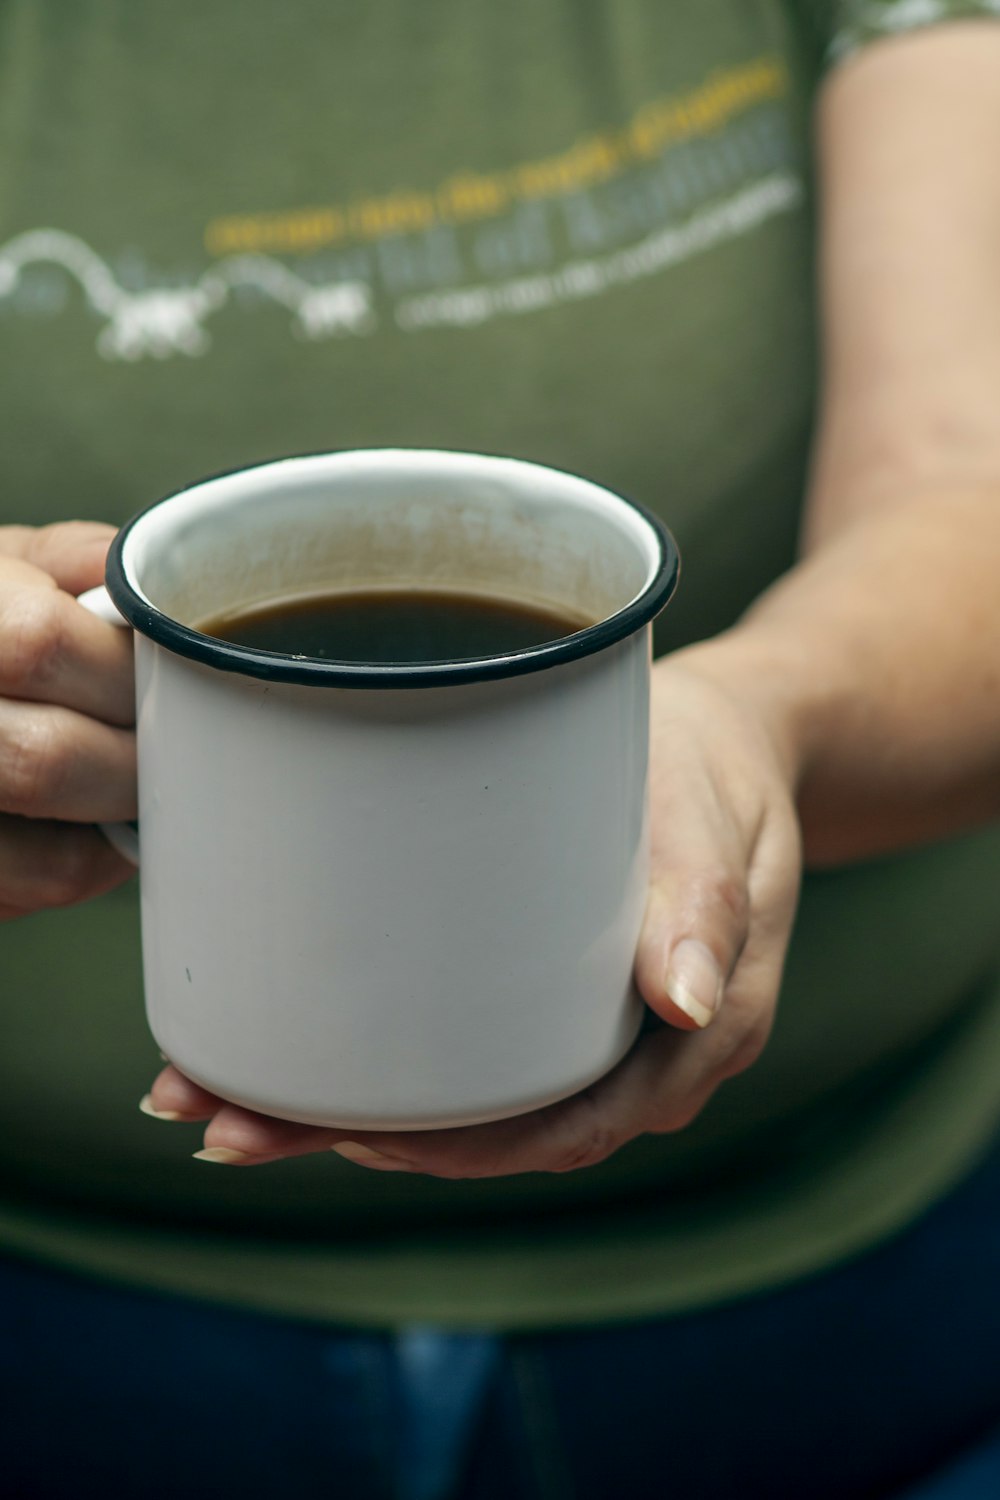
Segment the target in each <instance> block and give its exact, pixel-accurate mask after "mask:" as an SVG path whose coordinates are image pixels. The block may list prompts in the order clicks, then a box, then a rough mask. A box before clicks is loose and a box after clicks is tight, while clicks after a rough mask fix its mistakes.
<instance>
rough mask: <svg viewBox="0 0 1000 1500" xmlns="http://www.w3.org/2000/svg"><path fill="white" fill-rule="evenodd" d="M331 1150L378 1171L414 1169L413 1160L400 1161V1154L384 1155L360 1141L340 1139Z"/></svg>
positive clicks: (348, 1159)
mask: <svg viewBox="0 0 1000 1500" xmlns="http://www.w3.org/2000/svg"><path fill="white" fill-rule="evenodd" d="M330 1150H331V1151H336V1153H337V1155H338V1156H342V1157H344V1159H345V1161H353V1162H355V1163H356V1164H357V1166H359V1167H374V1168H375V1170H376V1171H377V1172H412V1171H413V1170H414V1167H413V1164H412V1163H411V1162H408V1161H400V1159H399V1157H398V1156H383V1154H382V1152H381V1151H373V1150H372V1148H371V1147H370V1146H362V1145H361V1144H360V1143H359V1142H358V1141H340V1142H339V1143H338V1144H337V1145H336V1146H331V1147H330Z"/></svg>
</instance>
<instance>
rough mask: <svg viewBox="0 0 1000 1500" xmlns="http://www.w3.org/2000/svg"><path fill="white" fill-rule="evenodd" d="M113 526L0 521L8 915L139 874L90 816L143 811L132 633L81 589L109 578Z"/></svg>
mask: <svg viewBox="0 0 1000 1500" xmlns="http://www.w3.org/2000/svg"><path fill="white" fill-rule="evenodd" d="M113 536H114V529H113V528H112V527H110V526H101V525H97V524H90V523H84V522H75V521H74V522H69V523H66V524H63V525H57V526H44V527H41V528H37V529H36V528H33V527H28V526H2V527H0V920H3V919H7V918H11V917H17V916H22V915H24V914H26V913H28V912H33V911H38V910H40V909H41V908H43V907H49V906H66V905H69V904H70V903H72V902H75V901H83V900H86V899H87V898H88V897H90V896H96V895H98V894H100V893H101V892H102V891H106V890H110V889H111V888H112V887H113V886H116V885H119V884H120V883H121V882H122V881H123V880H125V879H127V878H128V876H129V875H130V874H132V873H133V872H132V867H131V865H129V864H128V863H127V862H126V861H125V860H124V859H122V858H121V856H120V855H118V854H116V853H115V852H114V850H113V849H112V848H111V847H110V845H109V844H108V843H107V841H106V840H105V839H104V838H103V837H102V836H101V834H100V833H99V832H98V831H97V829H96V828H94V827H93V826H88V825H93V824H94V823H97V822H103V821H105V820H115V819H119V818H132V817H135V811H136V805H135V795H136V794H135V737H134V735H133V734H132V732H131V725H132V723H133V721H134V718H135V699H134V691H133V682H132V640H131V633H130V632H129V631H127V630H119V629H117V628H116V627H115V626H113V625H107V624H104V623H103V622H102V621H100V620H98V619H96V618H95V616H94V615H92V614H90V613H89V612H88V611H87V610H85V609H83V608H81V606H80V605H79V604H77V602H76V599H75V597H74V596H75V595H76V594H79V593H82V592H83V590H84V589H87V588H91V587H93V586H94V585H95V584H98V583H100V582H101V580H102V578H103V576H104V558H105V554H106V553H107V550H108V544H109V542H110V541H111V538H112V537H113Z"/></svg>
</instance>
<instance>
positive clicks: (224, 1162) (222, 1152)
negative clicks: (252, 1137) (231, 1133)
mask: <svg viewBox="0 0 1000 1500" xmlns="http://www.w3.org/2000/svg"><path fill="white" fill-rule="evenodd" d="M194 1159H195V1161H217V1162H219V1164H220V1165H221V1166H225V1167H235V1166H237V1165H238V1164H239V1163H240V1162H241V1161H253V1160H254V1157H253V1156H252V1155H251V1154H250V1152H249V1151H230V1149H229V1147H228V1146H207V1147H206V1148H205V1150H204V1151H196V1152H195V1153H194Z"/></svg>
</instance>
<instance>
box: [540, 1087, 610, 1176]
mask: <svg viewBox="0 0 1000 1500" xmlns="http://www.w3.org/2000/svg"><path fill="white" fill-rule="evenodd" d="M576 1105H577V1108H576V1109H575V1110H574V1111H573V1114H572V1116H571V1117H570V1119H571V1133H570V1136H569V1138H568V1139H564V1140H562V1141H561V1142H560V1143H559V1145H558V1147H557V1150H556V1153H555V1158H554V1160H553V1163H552V1167H551V1170H552V1171H553V1172H558V1173H562V1172H577V1171H579V1170H580V1169H581V1168H583V1167H596V1166H597V1165H598V1164H599V1163H600V1162H602V1161H606V1160H607V1159H608V1157H609V1156H611V1154H612V1153H613V1152H614V1151H615V1150H616V1149H617V1147H618V1146H619V1144H620V1142H619V1140H618V1137H617V1134H616V1133H615V1131H614V1130H612V1128H611V1126H610V1124H609V1123H608V1120H607V1119H606V1117H605V1116H604V1114H603V1112H602V1111H601V1110H600V1109H599V1108H598V1106H597V1105H596V1104H595V1103H594V1101H593V1099H592V1097H591V1095H590V1094H589V1092H588V1091H584V1093H582V1094H581V1095H580V1096H579V1097H578V1099H577V1100H576Z"/></svg>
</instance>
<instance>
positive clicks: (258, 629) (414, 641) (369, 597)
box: [198, 589, 592, 665]
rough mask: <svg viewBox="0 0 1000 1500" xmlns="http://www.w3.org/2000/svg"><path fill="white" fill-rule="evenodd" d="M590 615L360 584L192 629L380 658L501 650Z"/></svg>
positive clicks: (336, 657) (349, 658)
mask: <svg viewBox="0 0 1000 1500" xmlns="http://www.w3.org/2000/svg"><path fill="white" fill-rule="evenodd" d="M590 623H592V622H591V621H589V620H584V619H581V618H579V617H572V616H568V615H566V614H564V613H557V612H555V611H553V610H552V609H550V608H547V607H545V606H541V605H536V604H524V603H522V602H520V601H516V600H510V599H502V598H495V597H492V596H490V595H485V594H472V593H458V592H452V591H450V590H448V591H445V590H432V589H365V590H361V589H359V590H356V591H349V592H343V593H328V594H299V595H295V596H293V597H291V598H286V599H279V600H273V601H270V602H266V603H264V604H258V605H254V606H253V607H252V608H250V609H245V610H234V611H232V612H230V613H227V614H222V615H216V616H214V617H213V618H211V619H208V620H206V621H204V622H202V623H201V624H200V625H199V626H198V629H199V630H202V631H204V633H205V634H206V635H214V636H216V637H218V638H219V639H220V640H224V641H232V642H233V643H235V644H237V645H241V646H250V647H253V648H254V649H256V650H258V651H279V652H281V653H282V654H283V655H285V656H310V657H319V658H322V659H325V660H328V661H344V662H368V663H375V664H380V665H381V664H387V663H390V662H391V663H407V664H408V663H416V662H440V661H456V660H461V659H462V658H466V657H487V656H504V655H507V654H508V653H510V652H513V651H518V650H522V649H523V648H525V647H527V646H538V645H541V644H542V643H543V642H545V641H553V640H558V639H559V637H560V636H565V635H571V634H572V633H573V632H574V631H576V630H582V629H583V628H584V627H585V626H586V625H588V624H590Z"/></svg>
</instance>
